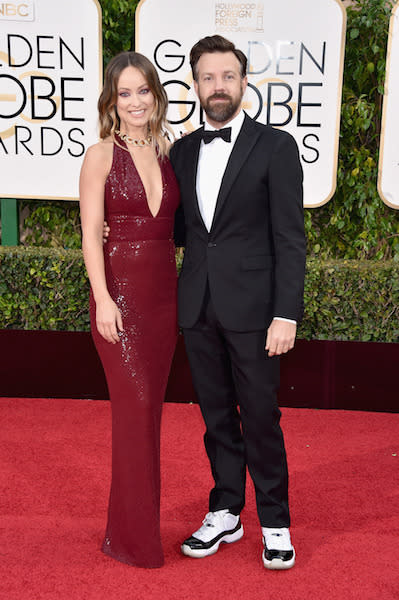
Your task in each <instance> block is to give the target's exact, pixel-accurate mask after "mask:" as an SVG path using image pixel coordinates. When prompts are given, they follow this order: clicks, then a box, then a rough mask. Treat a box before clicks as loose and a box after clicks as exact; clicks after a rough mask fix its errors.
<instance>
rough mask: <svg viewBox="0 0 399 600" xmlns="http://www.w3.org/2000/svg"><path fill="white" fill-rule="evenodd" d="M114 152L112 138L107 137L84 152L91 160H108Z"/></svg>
mask: <svg viewBox="0 0 399 600" xmlns="http://www.w3.org/2000/svg"><path fill="white" fill-rule="evenodd" d="M113 150H114V141H113V139H112V137H107V138H105V139H104V140H101V141H100V142H97V144H93V145H92V146H89V147H88V148H87V150H86V155H87V156H88V157H90V158H93V159H97V160H98V159H99V160H109V158H110V157H112V154H113Z"/></svg>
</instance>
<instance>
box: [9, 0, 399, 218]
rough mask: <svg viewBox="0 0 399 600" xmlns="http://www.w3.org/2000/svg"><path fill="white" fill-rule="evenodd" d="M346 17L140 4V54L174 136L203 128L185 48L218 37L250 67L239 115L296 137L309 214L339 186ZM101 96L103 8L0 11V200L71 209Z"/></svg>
mask: <svg viewBox="0 0 399 600" xmlns="http://www.w3.org/2000/svg"><path fill="white" fill-rule="evenodd" d="M398 6H399V3H396V5H395V8H394V10H393V14H392V19H391V26H390V33H389V45H388V56H387V79H386V90H385V91H386V93H385V98H384V111H383V126H382V133H381V152H380V169H379V180H378V189H379V192H380V196H381V198H382V200H383V201H384V202H385V203H386V204H388V205H389V206H391V207H393V208H399V144H398V139H399V111H398V109H397V107H398V106H399V9H398ZM345 28H346V14H345V10H344V6H343V4H342V2H341V0H301V1H300V2H298V0H285V1H284V2H275V0H258V1H256V2H240V1H237V2H234V1H233V2H222V1H220V0H201V2H198V1H197V0H141V2H140V4H139V6H138V8H137V11H136V48H137V50H138V51H139V52H142V53H143V54H145V55H146V56H148V57H149V58H150V59H151V60H152V61H153V62H154V64H155V65H156V67H157V69H158V72H159V75H160V78H161V81H162V83H163V84H164V85H165V89H166V91H167V93H168V96H169V100H170V108H169V113H168V116H169V119H170V121H171V124H172V126H173V128H174V131H175V134H176V136H177V137H178V136H180V135H181V134H182V133H184V132H186V131H191V130H193V129H194V128H196V127H198V126H199V125H200V124H201V122H202V121H203V114H202V111H201V110H200V107H199V103H198V99H197V97H196V96H195V93H194V89H193V85H192V77H191V71H190V65H189V53H190V48H191V47H192V45H193V44H194V43H195V42H196V41H198V39H200V38H201V37H204V36H205V35H213V34H215V33H218V34H220V35H223V36H225V37H227V38H228V39H230V40H232V41H233V42H234V43H235V44H236V45H237V47H239V48H240V49H241V50H243V52H245V54H246V55H247V57H248V62H249V87H248V90H247V93H246V95H245V99H244V108H245V110H246V111H247V112H248V114H249V115H251V116H252V117H253V118H255V119H257V120H259V121H261V122H263V123H268V124H270V125H273V126H274V127H281V128H284V129H286V130H287V131H289V132H290V133H292V135H293V136H294V137H295V139H296V141H297V143H298V147H299V151H300V156H301V161H302V165H303V168H304V173H305V206H308V207H316V206H321V205H322V204H325V203H326V202H328V200H329V199H330V198H331V197H332V196H333V194H334V191H335V187H336V175H337V161H338V144H339V127H340V108H341V93H342V77H343V60H344V44H345ZM101 85H102V46H101V9H100V5H99V2H98V0H68V2H64V1H62V0H12V1H10V2H0V197H2V198H45V199H52V198H56V199H65V200H74V199H77V198H78V179H79V171H80V167H81V163H82V159H83V155H84V152H85V150H86V148H87V147H88V146H89V145H91V144H93V143H95V142H96V141H97V140H98V133H97V100H98V96H99V93H100V89H101Z"/></svg>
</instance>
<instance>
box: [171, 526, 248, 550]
mask: <svg viewBox="0 0 399 600" xmlns="http://www.w3.org/2000/svg"><path fill="white" fill-rule="evenodd" d="M243 535H244V528H243V526H242V525H241V527H240V529H238V530H237V531H235V532H234V533H229V534H228V535H225V536H223V537H222V538H220V540H218V541H217V542H216V543H215V544H214V546H212V547H211V548H204V549H193V548H190V546H187V545H186V544H183V545H182V546H181V551H182V553H183V554H184V555H185V556H191V558H205V556H211V555H212V554H216V552H217V551H218V550H219V546H220V544H232V543H233V542H238V540H240V539H241V538H242V536H243Z"/></svg>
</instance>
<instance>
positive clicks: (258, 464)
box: [184, 287, 290, 527]
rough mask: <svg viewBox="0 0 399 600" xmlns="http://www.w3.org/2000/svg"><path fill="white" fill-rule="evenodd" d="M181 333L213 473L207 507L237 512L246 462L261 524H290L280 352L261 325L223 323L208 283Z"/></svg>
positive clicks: (243, 487) (242, 497) (243, 482)
mask: <svg viewBox="0 0 399 600" xmlns="http://www.w3.org/2000/svg"><path fill="white" fill-rule="evenodd" d="M184 339H185V345H186V350H187V355H188V359H189V362H190V367H191V372H192V377H193V383H194V387H195V390H196V393H197V396H198V400H199V404H200V408H201V412H202V415H203V418H204V421H205V425H206V433H205V436H204V441H205V448H206V451H207V454H208V458H209V461H210V464H211V469H212V475H213V478H214V481H215V486H214V488H213V489H212V490H211V493H210V498H209V510H210V511H216V510H221V509H225V508H228V509H230V511H231V512H232V513H234V514H239V513H240V512H241V510H242V508H243V507H244V504H245V475H246V466H248V470H249V474H250V476H251V478H252V480H253V482H254V486H255V493H256V503H257V510H258V515H259V520H260V524H261V526H263V527H289V525H290V516H289V508H288V471H287V460H286V453H285V447H284V440H283V434H282V431H281V428H280V424H279V423H280V416H281V413H280V410H279V408H278V405H277V397H276V394H277V390H278V386H279V359H278V357H272V358H270V357H268V356H267V352H266V351H265V341H266V331H265V330H262V331H249V332H235V331H229V330H226V329H224V328H223V327H222V326H221V324H220V321H219V320H218V317H217V315H216V314H215V311H214V308H213V305H212V299H211V297H210V293H209V287H208V288H207V291H206V294H205V298H204V303H203V307H202V311H201V316H200V318H199V320H198V321H197V323H196V324H195V325H194V327H192V328H186V329H184Z"/></svg>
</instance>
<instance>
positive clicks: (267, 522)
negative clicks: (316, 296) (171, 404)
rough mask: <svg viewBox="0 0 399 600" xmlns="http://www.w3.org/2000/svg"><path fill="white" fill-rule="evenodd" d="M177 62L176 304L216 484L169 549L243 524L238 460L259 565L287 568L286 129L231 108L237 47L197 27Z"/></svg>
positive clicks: (295, 237)
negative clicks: (283, 380)
mask: <svg viewBox="0 0 399 600" xmlns="http://www.w3.org/2000/svg"><path fill="white" fill-rule="evenodd" d="M190 63H191V68H192V71H193V77H194V87H195V91H196V93H197V95H198V97H199V100H200V103H201V106H202V108H203V109H204V112H205V115H206V122H205V125H204V127H202V128H200V129H198V130H197V131H195V132H193V133H191V134H190V135H187V136H185V137H184V138H182V139H180V140H178V141H177V142H176V143H175V144H174V146H173V147H172V149H171V153H170V159H171V161H172V165H173V167H174V170H175V173H176V176H177V179H178V181H179V185H180V190H181V195H182V204H181V209H180V210H179V211H178V214H177V218H176V242H177V245H184V246H185V255H184V261H183V267H182V272H181V275H180V278H179V292H178V302H179V304H178V307H179V323H180V326H181V327H182V329H183V332H184V339H185V345H186V350H187V354H188V358H189V362H190V367H191V371H192V377H193V383H194V387H195V390H196V393H197V396H198V400H199V403H200V407H201V411H202V415H203V418H204V421H205V424H206V433H205V436H204V441H205V447H206V451H207V454H208V457H209V461H210V465H211V469H212V475H213V478H214V481H215V485H214V488H213V489H212V490H211V492H210V498H209V512H208V513H207V515H206V516H205V519H204V521H203V524H202V526H201V527H200V528H199V529H198V530H197V531H195V532H194V533H193V534H192V536H190V537H189V538H188V539H186V540H185V541H184V543H183V545H182V547H181V549H182V552H183V554H185V555H187V556H192V557H198V558H200V557H204V556H208V555H210V554H213V553H215V552H217V550H218V548H219V545H220V543H221V542H226V543H231V542H235V541H237V540H239V539H240V538H241V537H242V535H243V527H242V524H241V520H240V512H241V510H242V508H243V507H244V503H245V476H246V467H247V466H248V470H249V473H250V476H251V478H252V480H253V482H254V485H255V492H256V503H257V511H258V515H259V520H260V525H261V528H262V537H263V548H262V560H263V564H264V566H265V567H266V568H269V569H289V568H290V567H292V566H293V565H294V562H295V550H294V548H293V546H292V543H291V538H290V532H289V526H290V515H289V508H288V472H287V463H286V454H285V448H284V441H283V435H282V431H281V428H280V425H279V421H280V411H279V408H278V405H277V399H276V392H277V389H278V386H279V355H281V354H283V353H285V352H287V351H288V350H290V349H291V348H292V347H293V345H294V340H295V335H296V324H297V322H298V321H299V320H300V318H301V315H302V310H303V308H302V307H303V284H304V271H305V246H306V245H305V236H304V228H303V202H302V169H301V165H300V161H299V156H298V149H297V146H296V143H295V141H294V139H293V138H292V136H290V135H289V134H288V133H287V132H284V131H279V130H276V129H273V128H272V127H270V126H265V125H263V124H260V123H257V122H255V121H254V120H252V119H251V118H250V117H248V116H247V115H246V114H245V113H244V112H243V111H242V109H241V102H242V98H243V95H244V92H245V89H246V87H247V76H246V68H247V60H246V57H245V55H244V54H243V53H242V52H241V51H240V50H238V49H236V48H235V46H234V44H232V43H231V42H229V41H228V40H226V39H225V38H223V37H221V36H218V35H214V36H208V37H205V38H203V39H201V40H200V41H199V42H198V43H197V44H195V46H194V47H193V48H192V50H191V54H190ZM238 407H239V409H238Z"/></svg>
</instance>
